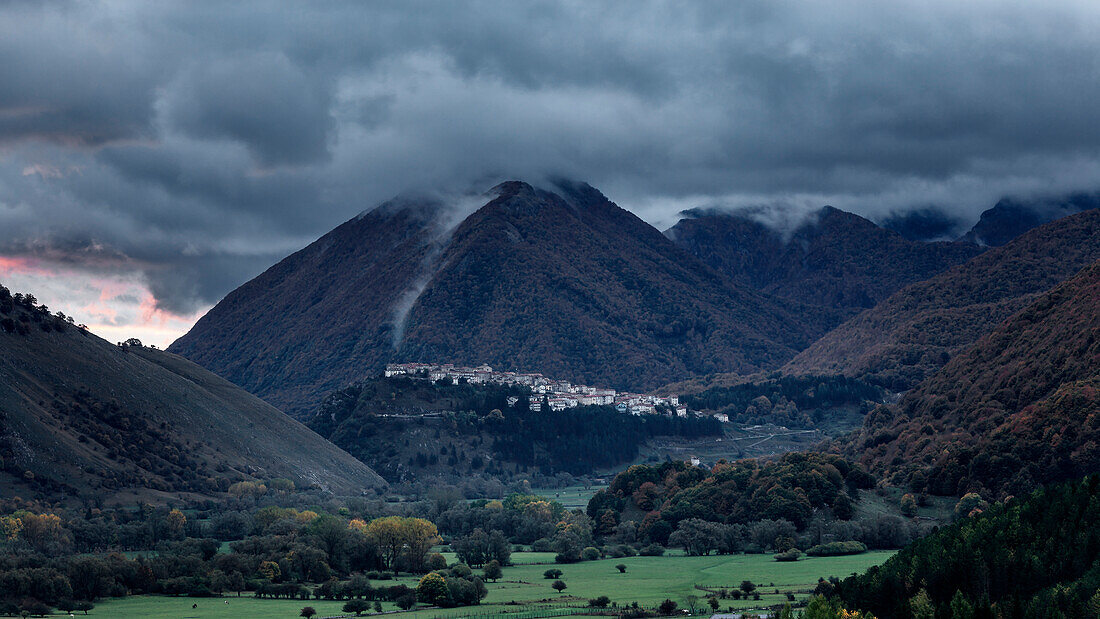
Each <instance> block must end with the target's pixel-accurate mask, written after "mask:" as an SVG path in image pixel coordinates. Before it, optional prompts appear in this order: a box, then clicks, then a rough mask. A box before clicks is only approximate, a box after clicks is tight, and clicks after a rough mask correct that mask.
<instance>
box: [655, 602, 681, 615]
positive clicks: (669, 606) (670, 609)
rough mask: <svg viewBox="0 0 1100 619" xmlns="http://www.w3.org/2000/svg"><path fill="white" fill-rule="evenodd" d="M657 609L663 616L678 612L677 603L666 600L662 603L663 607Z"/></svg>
mask: <svg viewBox="0 0 1100 619" xmlns="http://www.w3.org/2000/svg"><path fill="white" fill-rule="evenodd" d="M657 609H658V610H659V611H661V614H662V615H671V614H672V613H674V612H676V602H673V601H672V600H670V599H668V598H665V601H664V602H661V605H660V606H659V607H657Z"/></svg>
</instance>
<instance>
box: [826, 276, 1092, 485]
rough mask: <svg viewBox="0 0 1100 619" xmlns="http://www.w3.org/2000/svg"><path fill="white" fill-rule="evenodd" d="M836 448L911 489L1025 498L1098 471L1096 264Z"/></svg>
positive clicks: (877, 414)
mask: <svg viewBox="0 0 1100 619" xmlns="http://www.w3.org/2000/svg"><path fill="white" fill-rule="evenodd" d="M847 453H849V454H851V455H853V456H854V457H859V458H860V459H861V460H862V462H863V463H864V464H866V465H867V466H868V467H869V468H870V469H871V471H872V472H874V473H877V474H879V475H882V476H885V477H886V479H887V480H889V481H893V482H895V483H908V484H909V485H910V486H911V487H912V488H913V489H914V490H916V491H925V490H927V491H929V492H932V493H936V494H962V493H964V492H973V491H977V492H981V493H983V494H984V495H985V496H1003V495H1006V494H1020V493H1027V492H1030V491H1031V490H1032V489H1034V488H1035V487H1036V486H1037V485H1040V484H1045V483H1053V482H1058V481H1062V480H1065V479H1071V478H1075V477H1079V476H1081V475H1085V474H1088V473H1093V472H1096V471H1100V262H1096V263H1093V264H1092V265H1090V266H1089V267H1087V268H1085V269H1084V270H1083V271H1082V272H1081V273H1080V274H1078V275H1077V276H1076V277H1074V278H1072V279H1070V280H1069V281H1067V282H1065V283H1063V284H1061V285H1059V286H1057V287H1056V288H1054V289H1053V290H1051V291H1050V292H1048V293H1046V294H1043V295H1041V296H1040V297H1039V298H1038V299H1036V300H1035V301H1034V302H1033V303H1032V304H1031V305H1029V306H1028V307H1027V308H1026V309H1024V310H1023V311H1021V312H1019V313H1018V314H1016V315H1014V316H1013V317H1011V318H1010V319H1009V320H1007V321H1005V322H1004V323H1003V324H1001V325H1000V326H998V327H997V328H996V329H995V330H994V331H993V332H992V333H990V334H989V335H987V336H986V337H984V338H982V339H981V340H979V341H978V342H977V343H975V344H974V345H972V346H971V347H969V348H967V349H966V350H965V351H963V352H962V353H961V354H959V355H957V356H956V357H955V358H954V359H952V360H951V361H950V362H949V363H948V364H947V365H946V366H944V368H943V369H941V370H940V371H939V372H937V373H936V374H934V375H933V376H932V377H930V378H929V379H928V380H926V381H924V382H923V383H922V384H921V385H920V386H919V387H917V388H916V389H914V390H913V391H911V392H909V393H908V394H906V396H905V397H904V398H903V399H902V401H901V402H900V404H899V405H898V406H897V407H894V408H891V407H885V406H884V407H880V408H878V409H876V411H874V412H872V413H871V414H870V415H868V417H867V418H866V420H865V423H864V427H863V429H862V431H861V432H860V434H859V435H858V437H856V438H855V440H854V441H853V442H851V443H850V444H849V445H848V446H847Z"/></svg>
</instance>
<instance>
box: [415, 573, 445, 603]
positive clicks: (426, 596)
mask: <svg viewBox="0 0 1100 619" xmlns="http://www.w3.org/2000/svg"><path fill="white" fill-rule="evenodd" d="M447 596H448V590H447V581H445V580H444V579H443V577H442V576H440V575H439V574H436V573H435V572H429V573H428V574H425V575H424V577H423V578H421V579H420V582H419V583H418V584H417V585H416V597H417V598H418V599H419V600H420V601H421V602H424V603H425V604H431V605H433V606H435V605H438V604H440V603H441V602H445V601H446V600H447Z"/></svg>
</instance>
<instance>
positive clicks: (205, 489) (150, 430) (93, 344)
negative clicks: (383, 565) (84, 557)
mask: <svg viewBox="0 0 1100 619" xmlns="http://www.w3.org/2000/svg"><path fill="white" fill-rule="evenodd" d="M7 293H8V291H7V290H6V289H3V288H2V287H0V465H2V466H0V492H2V494H3V495H4V496H8V497H11V496H21V497H23V498H26V499H31V498H36V497H46V498H48V499H49V500H55V499H59V498H63V497H65V496H69V497H85V498H89V497H93V496H97V497H99V498H101V499H104V500H106V501H108V502H131V501H135V500H143V501H145V500H154V501H155V500H166V499H172V498H174V497H177V496H180V495H181V494H183V495H188V496H191V497H196V496H209V495H213V494H217V493H220V492H224V491H225V490H226V488H227V487H228V485H229V484H231V483H233V482H236V481H244V480H260V481H263V480H269V479H273V478H287V479H290V480H292V481H294V482H295V484H296V485H297V486H298V487H305V486H312V485H315V486H317V487H319V488H323V489H325V490H328V491H331V492H334V493H339V494H346V495H357V494H361V493H362V492H363V491H364V490H369V489H373V488H377V487H380V486H382V485H384V482H383V481H382V480H381V478H379V477H378V476H377V475H375V473H374V472H373V471H371V470H370V469H369V468H368V467H366V466H365V465H363V464H361V463H360V462H358V461H357V460H355V459H354V458H352V457H351V456H349V455H348V454H346V453H344V452H343V451H341V450H339V449H338V448H336V447H335V446H333V445H332V444H331V443H329V442H328V441H325V440H324V439H322V438H321V437H320V436H318V435H316V434H314V433H313V432H312V431H310V430H309V429H307V428H306V427H304V426H302V425H301V424H299V423H298V422H296V421H294V420H292V419H290V418H288V417H287V416H286V415H284V414H283V413H281V412H279V411H278V410H276V409H275V408H273V407H272V406H271V405H269V404H267V403H266V402H264V401H262V400H260V399H259V398H257V397H255V396H253V395H251V394H249V393H247V392H246V391H244V390H243V389H241V388H240V387H237V386H235V385H233V384H231V383H229V382H228V381H226V380H225V379H222V378H219V377H217V376H215V375H214V374H211V373H210V372H208V371H207V370H204V369H202V368H201V367H199V366H197V365H195V364H194V363H191V362H190V361H187V360H186V359H183V358H182V357H179V356H177V355H173V354H170V353H167V352H163V351H159V350H153V349H150V348H145V347H141V346H127V347H120V346H116V345H114V344H110V343H108V342H106V341H104V340H102V339H100V338H98V337H96V336H94V335H91V334H90V333H87V332H84V331H81V330H80V329H78V328H77V327H74V326H72V325H69V324H67V323H66V322H65V321H63V320H60V319H58V318H56V317H54V316H51V315H50V314H47V313H44V312H41V311H39V310H38V309H31V308H30V307H29V306H28V305H25V304H21V303H18V302H13V298H12V296H11V295H9V294H7Z"/></svg>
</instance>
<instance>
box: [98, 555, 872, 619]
mask: <svg viewBox="0 0 1100 619" xmlns="http://www.w3.org/2000/svg"><path fill="white" fill-rule="evenodd" d="M545 554H548V553H515V554H513V555H512V556H513V557H514V558H515V559H516V561H517V562H522V564H520V565H515V566H510V567H506V568H504V578H502V579H501V580H500V581H499V582H496V583H487V586H488V588H489V596H488V597H487V598H486V599H485V600H484V601H483V602H482V604H481V605H480V606H473V607H466V608H451V609H423V610H418V611H414V612H409V613H401V614H399V615H396V616H397V617H400V618H401V619H433V618H434V617H448V618H451V617H454V618H457V617H470V616H476V615H487V614H494V613H503V612H504V611H508V612H509V613H515V612H517V611H519V610H521V608H523V607H529V608H546V607H551V608H553V607H563V606H583V605H584V604H586V603H587V601H588V599H589V598H594V597H597V596H600V595H606V596H608V597H610V598H611V600H612V601H614V602H616V603H618V604H619V605H620V606H622V605H628V604H630V603H631V602H635V601H636V602H638V603H640V604H643V605H646V606H654V605H656V604H658V603H660V602H661V601H662V600H664V599H665V598H669V599H672V600H673V601H675V602H677V603H678V604H680V605H681V606H683V604H684V599H685V598H686V597H687V596H688V595H698V596H699V597H700V599H701V598H703V597H704V595H705V592H703V591H699V590H696V589H695V588H694V586H695V585H704V586H716V587H726V588H730V589H733V588H735V587H737V586H738V585H739V584H740V583H741V581H743V580H751V581H752V582H754V583H756V584H757V585H758V587H759V592H760V594H761V599H760V600H759V601H752V600H740V601H735V600H729V599H725V600H721V607H722V608H723V609H725V608H729V607H734V608H757V607H761V606H767V605H771V604H782V603H783V602H786V601H787V596H786V593H787V592H792V593H794V594H795V595H796V597H797V598H798V599H805V598H807V597H808V596H809V591H811V590H812V589H813V588H814V587H815V586H816V585H817V579H818V578H828V577H829V576H839V577H844V576H848V575H849V574H852V573H854V572H862V571H864V570H866V569H867V568H868V567H871V566H872V565H878V564H881V563H882V562H884V561H885V560H886V559H887V558H889V557H890V556H891V555H892V554H893V552H892V551H878V552H868V553H864V554H860V555H851V556H844V557H810V558H806V559H802V560H799V561H796V562H791V563H779V562H776V561H774V560H773V559H772V557H771V555H722V556H708V557H686V556H664V557H629V558H623V559H603V560H600V561H586V562H582V563H574V564H569V565H559V566H557V567H558V568H560V569H561V570H562V572H563V574H562V577H561V580H562V581H564V582H565V583H566V585H567V588H566V590H565V591H564V592H562V593H558V592H556V591H554V590H553V589H552V588H551V586H550V583H551V582H552V581H550V580H547V579H545V578H543V576H542V573H543V572H544V571H545V570H546V563H545V562H541V561H542V560H543V559H544V557H543V556H541V555H545ZM529 555H539V556H529ZM536 560H538V561H540V562H538V563H536V562H535V561H536ZM619 563H622V564H624V565H626V566H627V569H626V573H623V574H620V573H619V570H617V569H616V568H615V565H617V564H619ZM416 580H417V579H416V577H410V576H402V577H401V578H399V579H396V580H395V581H386V582H381V583H378V584H380V585H383V584H384V585H390V584H396V583H398V582H402V583H405V584H407V585H409V586H415V585H416ZM773 583H774V584H773ZM776 590H778V591H779V593H775V591H776ZM226 600H228V601H229V604H228V605H227V604H225V601H226ZM511 602H515V603H516V604H511ZM192 604H198V608H197V609H192V608H191V605H192ZM343 604H344V603H343V602H326V601H320V600H311V601H308V602H304V601H298V600H258V599H255V598H251V597H242V598H236V597H228V598H221V599H219V598H214V599H195V598H173V597H164V596H135V597H129V598H123V599H119V600H104V601H101V602H100V603H99V604H97V606H96V608H95V610H93V611H92V612H91V614H90V616H100V617H118V618H120V619H130V618H138V617H142V618H144V617H148V618H150V619H168V618H173V619H178V618H180V617H183V618H191V617H193V618H195V619H200V618H201V619H206V618H213V617H226V618H228V617H256V618H257V619H268V618H271V619H274V618H276V617H278V618H288V619H292V618H294V617H297V616H298V611H299V609H300V608H301V607H303V606H313V607H314V608H316V609H317V611H318V616H321V617H324V616H330V615H339V614H342V613H341V608H342V607H343ZM383 607H384V609H385V610H386V611H392V610H395V606H394V605H393V604H389V603H386V604H384V605H383ZM701 608H702V607H701ZM700 612H704V614H708V615H709V614H710V608H709V607H706V608H705V611H703V610H701V611H700Z"/></svg>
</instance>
